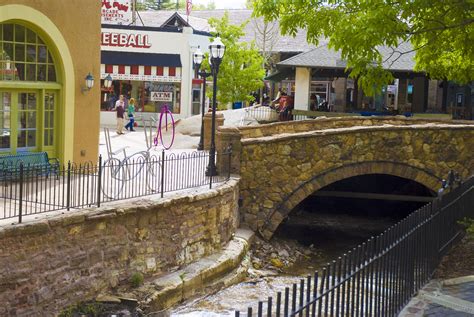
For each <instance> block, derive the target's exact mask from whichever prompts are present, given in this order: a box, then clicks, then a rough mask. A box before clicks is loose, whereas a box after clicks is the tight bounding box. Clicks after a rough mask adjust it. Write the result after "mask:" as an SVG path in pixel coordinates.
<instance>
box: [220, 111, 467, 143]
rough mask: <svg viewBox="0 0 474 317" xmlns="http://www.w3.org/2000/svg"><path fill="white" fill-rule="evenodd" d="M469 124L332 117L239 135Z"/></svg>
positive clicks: (247, 130)
mask: <svg viewBox="0 0 474 317" xmlns="http://www.w3.org/2000/svg"><path fill="white" fill-rule="evenodd" d="M427 123H433V124H435V123H436V124H451V125H453V124H471V125H474V123H473V122H472V121H453V120H446V119H417V118H406V117H403V116H393V117H392V116H387V117H334V118H324V117H321V118H317V119H309V120H302V121H290V122H275V123H270V124H263V125H257V126H249V127H239V128H238V130H239V133H240V135H241V136H242V139H250V138H260V137H263V136H271V135H276V134H283V133H299V132H306V131H315V130H326V129H339V128H348V127H355V126H381V125H388V124H389V125H397V126H399V125H414V124H427ZM235 129H236V128H232V127H221V128H219V132H220V133H228V132H230V131H232V130H235Z"/></svg>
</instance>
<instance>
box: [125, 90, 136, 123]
mask: <svg viewBox="0 0 474 317" xmlns="http://www.w3.org/2000/svg"><path fill="white" fill-rule="evenodd" d="M127 115H128V119H129V120H130V121H128V123H127V125H126V126H125V129H127V130H128V128H130V131H135V130H134V129H133V127H134V124H135V118H134V115H135V99H133V98H130V101H129V102H128V107H127Z"/></svg>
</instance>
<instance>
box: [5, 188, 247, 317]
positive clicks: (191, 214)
mask: <svg viewBox="0 0 474 317" xmlns="http://www.w3.org/2000/svg"><path fill="white" fill-rule="evenodd" d="M238 221H239V220H238V181H237V180H230V181H229V182H228V183H226V184H225V185H223V186H221V187H219V188H217V189H213V190H210V191H207V192H205V193H201V194H195V193H194V194H180V195H178V194H176V195H174V196H173V197H170V198H165V199H139V200H134V201H124V202H121V203H117V204H115V205H108V206H107V207H102V208H100V209H98V210H93V211H92V210H89V211H74V212H71V213H70V214H69V215H62V216H55V217H51V218H47V219H44V220H36V221H34V222H33V221H31V223H26V224H20V225H15V226H5V227H0V272H1V273H0V302H1V303H2V304H1V305H0V316H54V315H55V314H57V313H58V311H60V310H62V309H63V308H65V307H66V306H68V305H70V304H73V303H76V302H78V301H82V300H86V299H90V298H92V297H94V296H96V295H97V294H99V293H100V292H104V291H107V290H110V289H113V288H114V287H116V286H117V285H118V284H119V283H129V278H130V276H131V275H132V274H133V273H135V272H143V273H144V274H145V276H147V274H152V273H159V272H162V271H166V270H167V269H168V268H170V267H173V266H179V265H183V264H187V263H190V262H192V261H194V260H196V259H198V258H201V257H203V256H206V255H209V254H211V253H214V252H215V251H217V250H219V249H220V248H221V247H222V246H223V245H225V244H226V243H227V242H228V241H229V240H230V238H231V236H232V234H233V233H234V232H235V229H236V228H237V227H238Z"/></svg>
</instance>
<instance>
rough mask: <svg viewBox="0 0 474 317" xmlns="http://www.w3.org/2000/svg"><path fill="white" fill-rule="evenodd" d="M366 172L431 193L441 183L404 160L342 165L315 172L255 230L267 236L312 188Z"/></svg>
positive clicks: (366, 173) (315, 189)
mask: <svg viewBox="0 0 474 317" xmlns="http://www.w3.org/2000/svg"><path fill="white" fill-rule="evenodd" d="M368 174H387V175H392V176H398V177H402V178H406V179H409V180H412V181H415V182H417V183H420V184H422V185H423V186H425V187H427V188H429V189H430V190H432V191H433V192H436V191H437V190H438V189H439V187H440V186H441V178H440V177H438V176H437V175H435V174H433V173H432V172H430V171H428V170H425V169H421V168H419V167H414V166H411V165H409V164H406V163H397V162H388V161H372V162H359V163H353V164H348V165H343V166H340V167H336V168H334V169H330V170H327V171H325V172H323V173H321V174H318V175H316V176H314V177H313V178H312V179H311V180H309V181H307V182H305V183H303V184H301V185H300V186H299V187H298V188H296V189H295V190H294V191H293V192H292V193H290V194H289V195H288V196H287V197H286V199H284V200H283V202H282V203H281V204H280V205H279V206H278V207H276V208H275V209H274V210H273V213H272V214H271V215H270V216H269V217H268V218H267V219H266V221H265V222H264V224H263V225H262V226H261V227H260V228H259V229H258V230H259V232H260V234H261V235H262V236H263V237H264V238H266V239H270V238H271V237H272V235H273V233H274V232H275V230H276V229H277V228H278V226H279V225H280V224H281V222H282V221H283V219H285V218H286V216H287V215H288V214H289V213H290V212H291V211H292V210H293V209H294V208H295V207H296V206H297V205H298V204H299V203H300V202H302V201H303V200H304V199H305V198H307V197H308V196H309V195H311V194H312V193H314V192H315V191H317V190H319V189H321V188H323V187H325V186H327V185H330V184H332V183H335V182H337V181H340V180H343V179H346V178H350V177H354V176H361V175H368Z"/></svg>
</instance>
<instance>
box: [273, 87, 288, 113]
mask: <svg viewBox="0 0 474 317" xmlns="http://www.w3.org/2000/svg"><path fill="white" fill-rule="evenodd" d="M283 94H285V92H283V91H282V90H281V89H278V93H277V95H276V97H275V99H273V100H272V102H271V104H270V107H272V108H274V109H277V110H278V107H279V104H280V99H281V96H283ZM285 95H286V94H285Z"/></svg>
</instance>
